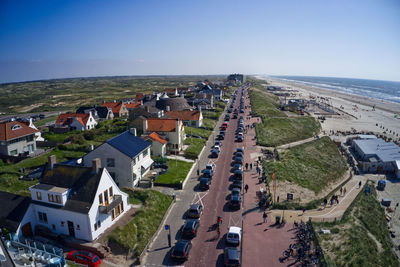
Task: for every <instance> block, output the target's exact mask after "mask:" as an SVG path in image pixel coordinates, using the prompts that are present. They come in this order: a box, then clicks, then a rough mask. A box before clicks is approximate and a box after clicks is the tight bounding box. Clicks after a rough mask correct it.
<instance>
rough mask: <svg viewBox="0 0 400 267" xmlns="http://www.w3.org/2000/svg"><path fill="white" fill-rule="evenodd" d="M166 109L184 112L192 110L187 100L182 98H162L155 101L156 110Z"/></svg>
mask: <svg viewBox="0 0 400 267" xmlns="http://www.w3.org/2000/svg"><path fill="white" fill-rule="evenodd" d="M167 107H169V109H170V110H185V109H191V108H193V107H191V106H190V105H189V104H188V102H187V100H186V99H185V98H182V97H176V98H162V99H160V100H157V102H156V108H159V109H163V110H166V109H167Z"/></svg>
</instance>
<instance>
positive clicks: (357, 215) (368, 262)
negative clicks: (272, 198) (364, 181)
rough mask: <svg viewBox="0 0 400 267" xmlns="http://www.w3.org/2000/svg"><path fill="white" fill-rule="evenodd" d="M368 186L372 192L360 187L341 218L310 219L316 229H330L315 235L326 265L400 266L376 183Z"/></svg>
mask: <svg viewBox="0 0 400 267" xmlns="http://www.w3.org/2000/svg"><path fill="white" fill-rule="evenodd" d="M370 187H371V194H369V195H366V194H365V193H364V192H363V191H361V193H359V195H358V196H357V198H356V199H355V200H354V202H353V203H352V205H351V206H350V207H349V209H348V210H347V211H346V213H345V215H344V217H343V219H342V220H341V221H339V222H336V223H313V224H314V227H315V230H316V232H317V233H318V232H319V230H320V229H329V230H331V232H332V234H330V235H324V234H320V233H319V234H318V235H317V236H318V239H319V243H320V245H321V247H322V249H323V251H324V254H325V258H326V260H327V263H328V265H329V266H363V267H364V266H365V267H375V266H393V267H394V266H399V263H398V260H397V259H396V257H395V255H394V253H393V252H392V247H393V244H392V242H391V239H390V235H389V231H388V228H387V224H386V219H385V213H384V211H383V209H382V207H381V205H380V203H379V202H378V201H377V200H376V192H375V185H371V186H370ZM371 236H373V237H374V239H375V240H376V241H375V240H374V239H373V238H371ZM378 244H379V248H378Z"/></svg>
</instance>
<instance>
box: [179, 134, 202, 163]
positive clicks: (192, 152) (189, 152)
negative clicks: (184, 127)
mask: <svg viewBox="0 0 400 267" xmlns="http://www.w3.org/2000/svg"><path fill="white" fill-rule="evenodd" d="M205 144H206V139H200V138H191V137H188V138H186V140H185V145H189V147H188V148H187V149H186V150H185V154H184V155H185V158H188V159H197V157H198V156H199V154H200V152H201V150H202V149H203V147H204V146H205Z"/></svg>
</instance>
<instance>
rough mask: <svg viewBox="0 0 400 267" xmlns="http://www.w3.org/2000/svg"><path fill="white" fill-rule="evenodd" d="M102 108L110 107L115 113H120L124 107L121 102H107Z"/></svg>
mask: <svg viewBox="0 0 400 267" xmlns="http://www.w3.org/2000/svg"><path fill="white" fill-rule="evenodd" d="M102 107H108V108H111V110H112V112H113V113H119V111H120V110H121V107H122V103H121V102H105V103H103V105H102Z"/></svg>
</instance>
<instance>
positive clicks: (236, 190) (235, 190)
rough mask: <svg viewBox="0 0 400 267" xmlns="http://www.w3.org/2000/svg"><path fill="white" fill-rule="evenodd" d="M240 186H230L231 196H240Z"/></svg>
mask: <svg viewBox="0 0 400 267" xmlns="http://www.w3.org/2000/svg"><path fill="white" fill-rule="evenodd" d="M240 190H241V189H240V188H232V191H231V196H240Z"/></svg>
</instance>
